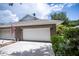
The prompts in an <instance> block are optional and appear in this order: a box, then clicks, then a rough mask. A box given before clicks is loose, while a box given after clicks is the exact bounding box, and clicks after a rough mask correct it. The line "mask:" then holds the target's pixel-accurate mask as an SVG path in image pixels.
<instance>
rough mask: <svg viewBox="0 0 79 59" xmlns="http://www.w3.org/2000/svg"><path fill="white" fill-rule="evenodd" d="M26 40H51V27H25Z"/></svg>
mask: <svg viewBox="0 0 79 59" xmlns="http://www.w3.org/2000/svg"><path fill="white" fill-rule="evenodd" d="M23 39H24V40H36V41H50V28H30V29H28V28H24V29H23Z"/></svg>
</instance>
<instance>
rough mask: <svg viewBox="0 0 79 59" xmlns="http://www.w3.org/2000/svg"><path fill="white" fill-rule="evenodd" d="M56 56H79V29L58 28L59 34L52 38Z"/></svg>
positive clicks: (61, 26) (60, 26)
mask: <svg viewBox="0 0 79 59" xmlns="http://www.w3.org/2000/svg"><path fill="white" fill-rule="evenodd" d="M51 41H52V46H53V48H54V52H55V55H64V56H65V55H66V56H72V55H73V56H74V55H76V56H78V55H79V28H71V27H66V26H64V25H59V26H57V34H56V35H54V36H52V40H51Z"/></svg>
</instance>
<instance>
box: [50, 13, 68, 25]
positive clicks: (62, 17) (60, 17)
mask: <svg viewBox="0 0 79 59" xmlns="http://www.w3.org/2000/svg"><path fill="white" fill-rule="evenodd" d="M51 19H53V20H63V21H64V22H63V24H68V17H67V16H66V13H65V12H60V13H54V14H53V15H51Z"/></svg>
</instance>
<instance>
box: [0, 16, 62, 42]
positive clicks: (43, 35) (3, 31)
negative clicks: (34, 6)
mask: <svg viewBox="0 0 79 59" xmlns="http://www.w3.org/2000/svg"><path fill="white" fill-rule="evenodd" d="M27 19H33V17H32V16H25V17H24V18H22V19H21V20H20V21H19V22H15V23H13V24H4V25H0V38H3V39H14V40H15V39H16V40H17V41H20V40H27V41H50V39H51V35H54V34H55V33H56V25H58V24H60V23H62V21H60V20H40V19H39V20H37V19H38V18H35V17H34V19H35V20H34V19H33V20H29V21H28V20H27ZM12 26H13V27H14V28H15V31H14V33H11V28H12Z"/></svg>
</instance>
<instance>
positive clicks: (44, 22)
mask: <svg viewBox="0 0 79 59" xmlns="http://www.w3.org/2000/svg"><path fill="white" fill-rule="evenodd" d="M62 22H63V21H60V20H31V21H22V22H16V23H13V24H12V25H13V26H33V25H47V24H56V25H59V24H61V23H62ZM6 27H11V24H6V25H0V28H6Z"/></svg>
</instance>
